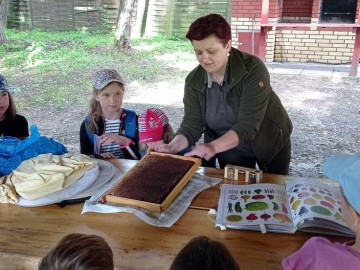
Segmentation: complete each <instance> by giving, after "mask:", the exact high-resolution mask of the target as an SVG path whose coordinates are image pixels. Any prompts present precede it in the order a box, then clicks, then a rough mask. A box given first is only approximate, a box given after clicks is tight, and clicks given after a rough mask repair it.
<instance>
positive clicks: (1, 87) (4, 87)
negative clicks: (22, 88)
mask: <svg viewBox="0 0 360 270" xmlns="http://www.w3.org/2000/svg"><path fill="white" fill-rule="evenodd" d="M5 91H6V92H10V87H9V85H8V83H7V81H6V79H5V77H4V76H3V75H1V74H0V92H5Z"/></svg>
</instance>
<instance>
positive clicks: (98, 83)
mask: <svg viewBox="0 0 360 270" xmlns="http://www.w3.org/2000/svg"><path fill="white" fill-rule="evenodd" d="M111 82H119V83H121V84H124V85H125V82H124V80H123V78H122V77H121V75H120V74H119V73H118V72H117V71H116V70H115V69H101V70H99V71H96V72H95V74H94V76H93V87H94V88H95V89H98V90H100V89H103V88H104V87H105V86H107V85H108V84H109V83H111Z"/></svg>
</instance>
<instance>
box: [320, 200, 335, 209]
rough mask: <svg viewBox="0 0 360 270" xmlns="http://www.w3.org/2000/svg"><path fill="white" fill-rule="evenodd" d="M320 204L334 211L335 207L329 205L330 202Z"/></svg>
mask: <svg viewBox="0 0 360 270" xmlns="http://www.w3.org/2000/svg"><path fill="white" fill-rule="evenodd" d="M320 204H321V205H323V206H325V207H328V208H330V209H334V206H333V205H332V204H331V203H329V202H326V201H321V202H320Z"/></svg>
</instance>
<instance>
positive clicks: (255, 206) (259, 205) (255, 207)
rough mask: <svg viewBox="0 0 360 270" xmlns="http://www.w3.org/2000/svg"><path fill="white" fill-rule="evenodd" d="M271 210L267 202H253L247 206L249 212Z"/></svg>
mask: <svg viewBox="0 0 360 270" xmlns="http://www.w3.org/2000/svg"><path fill="white" fill-rule="evenodd" d="M268 208H269V205H268V204H267V203H266V202H251V203H247V204H246V205H245V209H246V210H248V211H261V210H266V209H268Z"/></svg>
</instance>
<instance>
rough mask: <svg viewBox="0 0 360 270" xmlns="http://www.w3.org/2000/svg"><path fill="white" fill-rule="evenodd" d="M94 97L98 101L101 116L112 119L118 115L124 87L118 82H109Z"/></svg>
mask: <svg viewBox="0 0 360 270" xmlns="http://www.w3.org/2000/svg"><path fill="white" fill-rule="evenodd" d="M94 97H95V99H96V100H97V101H99V103H100V106H101V110H102V113H103V116H104V117H105V118H106V119H110V120H114V119H118V118H119V117H120V114H121V105H122V102H123V98H124V89H123V87H122V86H121V85H120V84H119V83H117V82H112V83H109V84H108V85H107V86H105V87H104V88H103V89H102V90H101V91H100V92H99V93H98V94H95V96H94Z"/></svg>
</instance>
